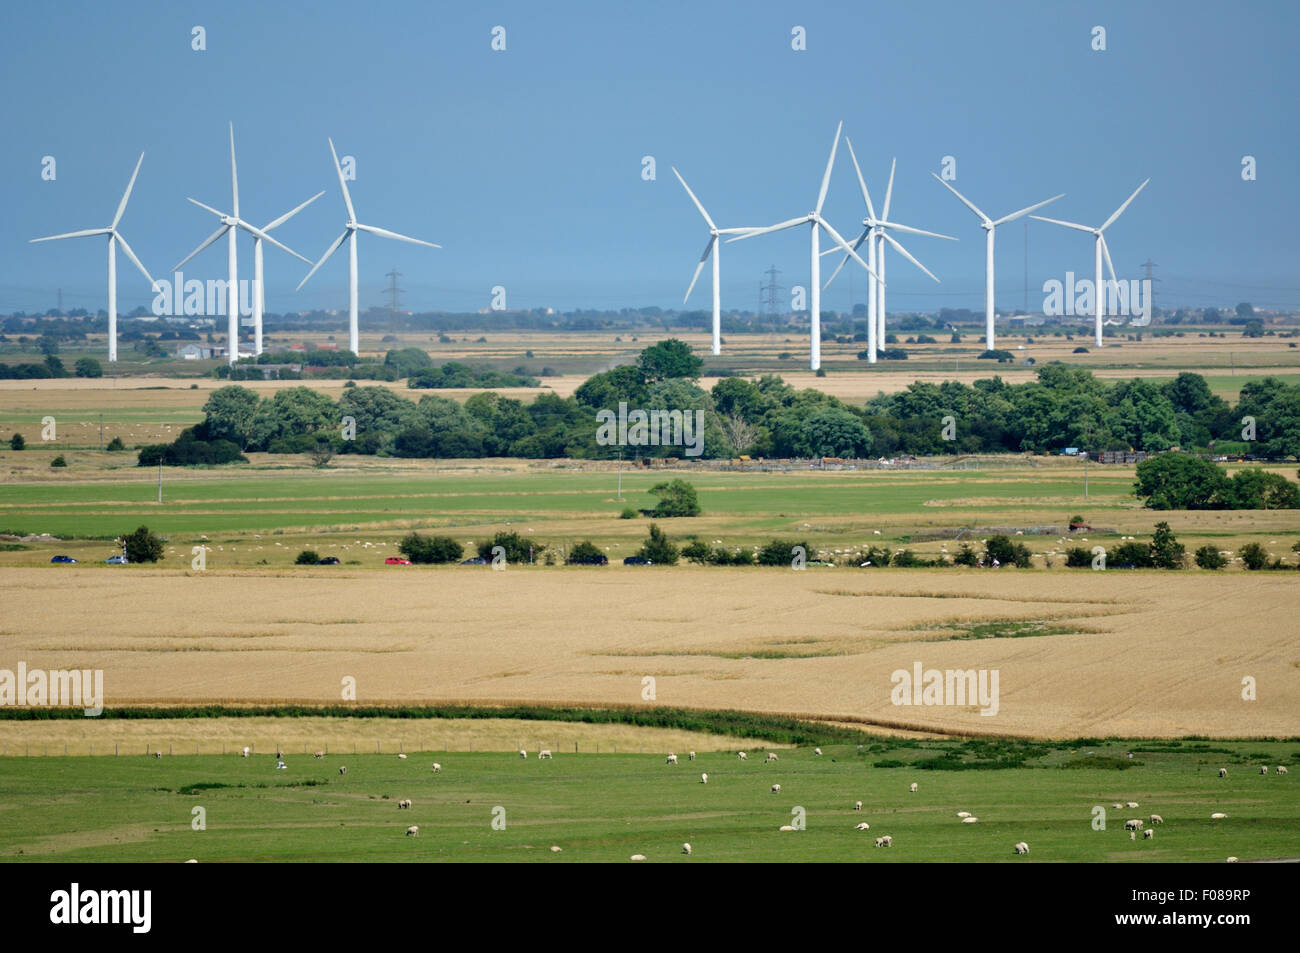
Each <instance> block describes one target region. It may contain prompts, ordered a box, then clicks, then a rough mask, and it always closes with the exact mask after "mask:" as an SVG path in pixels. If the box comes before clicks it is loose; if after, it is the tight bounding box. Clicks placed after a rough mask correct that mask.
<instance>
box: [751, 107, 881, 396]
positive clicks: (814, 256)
mask: <svg viewBox="0 0 1300 953" xmlns="http://www.w3.org/2000/svg"><path fill="white" fill-rule="evenodd" d="M843 130H844V123H843V122H841V123H840V124H839V125H838V126H836V127H835V141H834V142H833V143H832V144H831V155H830V158H829V159H828V160H827V161H826V171H825V172H824V173H823V174H822V187H821V191H820V192H818V193H817V206H816V208H814V209H813V210H812V211H811V212H809V213H808V214H807V215H801V216H799V217H798V218H792V219H789V220H788V221H784V222H778V223H777V224H775V225H769V226H767V227H766V228H756V229H754V230H753V231H748V232H746V233H745V234H743V235H737V236H736V237H735V238H728V239H727V241H728V242H739V241H744V240H745V239H746V238H754V237H756V236H758V235H766V234H767V233H768V232H779V231H783V230H784V229H787V228H795V227H797V226H799V225H808V226H810V228H809V241H810V245H809V260H810V263H811V270H812V282H811V283H810V287H809V289H808V290H809V299H810V300H809V312H808V313H809V317H810V318H811V319H812V321H811V325H812V326H811V329H810V330H811V338H812V340H811V347H810V351H811V360H810V362H809V363H810V366H811V367H812V369H813V370H814V371H815V370H817V369H818V368H820V367H821V366H822V312H821V304H822V296H821V292H822V287H821V284H822V282H821V242H820V239H821V231H819V230H824V231H825V232H826V234H827V235H829V236H830V237H831V239H832V240H833V241H834V242H835V243H836V244H837V245H839V246H840V247H841V248H843V249H844V250H845V251H846V252H848V253H849V254H850V255H852V256H853V259H854V261H856V262H857V263H858V264H860V265H861V266H862V267H863V268H865V269H866V270H867V272H868V274H871V275H873V276H874V275H875V271H874V269H872V268H871V267H870V266H869V265H868V264H867V263H866V262H865V261H863V260H862V258H861V257H859V255H858V253H857V252H856V251H855V250H854V249H853V248H851V247H850V246H849V243H848V242H846V241H845V240H844V238H843V237H842V236H841V235H840V233H839V232H837V231H835V229H834V228H832V227H831V224H830V222H828V221H826V219H824V218H822V205H823V204H825V202H826V191H827V190H828V189H829V188H830V185H831V169H832V168H834V166H835V151H836V150H837V149H838V148H839V145H840V133H841V132H843Z"/></svg>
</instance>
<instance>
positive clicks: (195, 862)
mask: <svg viewBox="0 0 1300 953" xmlns="http://www.w3.org/2000/svg"><path fill="white" fill-rule="evenodd" d="M1232 859H1233V860H1236V859H1237V858H1236V857H1233V858H1232ZM185 863H187V864H197V863H198V861H197V860H196V859H195V858H193V857H191V858H190V859H189V860H187V861H185Z"/></svg>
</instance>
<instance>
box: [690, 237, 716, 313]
mask: <svg viewBox="0 0 1300 953" xmlns="http://www.w3.org/2000/svg"><path fill="white" fill-rule="evenodd" d="M716 241H717V239H716V238H711V239H709V244H708V246H707V247H705V249H704V254H703V255H701V256H700V261H699V264H697V265H696V266H695V274H694V275H692V276H691V283H690V284H689V285H687V286H686V295H685V297H683V298H682V304H685V303H686V300H687V298H690V296H691V292H692V291H694V290H695V282H697V281H699V280H700V272H701V271H703V270H704V263H705V262H706V261H708V260H709V252H711V251H713V243H714V242H716Z"/></svg>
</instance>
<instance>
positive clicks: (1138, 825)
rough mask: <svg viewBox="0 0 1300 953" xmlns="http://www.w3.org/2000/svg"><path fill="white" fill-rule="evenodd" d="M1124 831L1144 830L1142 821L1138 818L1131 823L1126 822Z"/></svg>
mask: <svg viewBox="0 0 1300 953" xmlns="http://www.w3.org/2000/svg"><path fill="white" fill-rule="evenodd" d="M1124 830H1126V831H1140V830H1142V821H1141V820H1139V819H1138V818H1136V817H1135V818H1133V819H1132V820H1131V821H1125V822H1124Z"/></svg>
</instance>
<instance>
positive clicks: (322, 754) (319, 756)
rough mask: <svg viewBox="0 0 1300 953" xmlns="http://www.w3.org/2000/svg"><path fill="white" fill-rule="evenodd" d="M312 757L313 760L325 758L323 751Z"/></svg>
mask: <svg viewBox="0 0 1300 953" xmlns="http://www.w3.org/2000/svg"><path fill="white" fill-rule="evenodd" d="M312 757H313V758H323V757H325V752H324V751H319V750H318V751H317V752H316V753H315V754H313V755H312Z"/></svg>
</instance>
